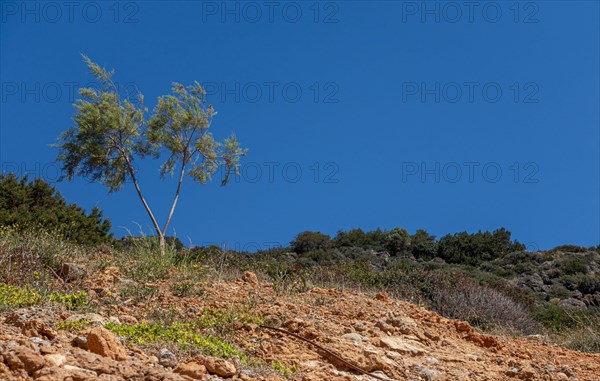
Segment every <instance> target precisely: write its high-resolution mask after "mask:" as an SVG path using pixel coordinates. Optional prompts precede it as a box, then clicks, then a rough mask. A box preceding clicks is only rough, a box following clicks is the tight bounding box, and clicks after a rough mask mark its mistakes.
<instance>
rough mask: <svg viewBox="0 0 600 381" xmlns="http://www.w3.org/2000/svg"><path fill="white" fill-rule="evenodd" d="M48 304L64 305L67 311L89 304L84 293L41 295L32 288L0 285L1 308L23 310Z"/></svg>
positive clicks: (50, 293)
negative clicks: (22, 308)
mask: <svg viewBox="0 0 600 381" xmlns="http://www.w3.org/2000/svg"><path fill="white" fill-rule="evenodd" d="M47 302H50V303H54V304H59V305H62V306H64V307H66V308H67V309H76V308H80V307H84V306H86V305H87V303H88V302H87V294H86V293H85V292H84V291H78V292H75V293H72V294H63V293H60V292H49V293H40V292H39V291H37V290H35V289H33V288H30V287H16V286H11V285H8V284H4V283H0V307H10V308H21V307H30V306H37V305H42V304H44V303H47Z"/></svg>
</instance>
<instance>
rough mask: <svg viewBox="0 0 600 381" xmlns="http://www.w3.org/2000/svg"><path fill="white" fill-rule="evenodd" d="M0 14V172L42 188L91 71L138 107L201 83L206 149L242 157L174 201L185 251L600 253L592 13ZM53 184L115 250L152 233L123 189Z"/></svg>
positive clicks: (507, 6) (403, 5) (348, 9)
mask: <svg viewBox="0 0 600 381" xmlns="http://www.w3.org/2000/svg"><path fill="white" fill-rule="evenodd" d="M0 4H1V7H2V8H0V16H1V18H2V19H1V21H0V22H1V24H0V32H1V36H0V42H1V58H0V63H1V67H0V70H1V73H0V74H1V82H2V102H1V107H2V110H1V117H0V118H1V119H0V123H1V134H0V138H1V142H0V161H1V164H2V169H3V170H4V171H16V172H18V173H19V174H24V173H25V172H28V173H29V174H30V176H36V175H37V176H41V177H43V178H45V179H46V180H49V181H51V182H53V181H54V180H55V179H56V177H57V167H56V166H55V165H54V164H53V161H54V159H55V158H56V154H57V151H56V149H55V148H52V147H50V144H51V143H53V142H55V139H56V138H57V136H58V135H59V134H60V133H61V131H63V130H65V129H67V128H69V127H71V126H72V121H71V118H72V116H73V107H72V103H73V102H74V100H75V99H74V97H73V94H74V93H75V92H76V88H77V87H79V86H81V85H85V84H87V83H88V82H89V81H90V80H91V77H90V75H89V73H88V70H87V68H86V67H85V65H84V64H83V63H82V60H81V57H80V53H85V54H87V55H89V56H90V57H91V58H92V59H93V60H95V61H97V62H98V63H100V64H101V65H106V66H107V67H109V68H114V69H115V70H116V72H117V74H116V77H115V79H116V81H117V82H118V83H119V84H120V85H121V86H122V88H123V89H128V88H129V89H131V88H132V87H133V85H134V84H135V85H137V86H138V87H139V88H140V89H141V91H142V92H143V93H144V95H145V103H146V104H147V105H148V106H149V107H150V108H152V107H153V106H154V105H155V102H156V98H157V97H158V96H159V95H162V94H165V93H167V92H168V91H169V89H170V83H171V82H172V81H178V82H182V83H190V82H192V81H194V80H198V81H199V82H201V83H204V84H205V86H206V87H207V90H208V91H209V93H210V98H209V100H210V101H211V103H212V104H213V105H214V107H215V109H216V110H217V111H218V112H219V115H218V117H217V118H216V119H215V121H214V124H213V127H214V133H215V135H216V136H218V137H224V136H227V135H229V134H230V133H231V132H233V131H235V132H236V133H237V135H238V137H239V140H240V141H241V142H242V144H243V145H244V146H246V147H248V148H249V149H250V151H249V153H248V156H247V157H246V158H245V159H244V160H243V165H242V176H241V177H240V178H239V179H237V180H236V179H234V180H233V181H232V182H231V183H230V184H229V185H228V186H227V187H225V188H222V187H220V186H219V184H218V181H215V182H213V183H212V184H210V185H207V186H198V185H196V184H194V183H192V182H191V181H189V179H188V181H187V182H186V183H185V184H184V189H183V193H182V196H181V199H180V204H179V207H178V209H177V210H176V213H175V217H174V219H173V221H172V224H171V227H172V229H170V233H171V234H172V233H173V230H174V231H175V232H176V234H177V236H178V237H180V238H182V239H183V240H184V241H185V242H186V243H187V242H189V241H188V237H189V239H190V240H191V242H192V243H194V244H206V243H208V242H216V243H221V242H226V243H227V245H228V246H230V247H238V248H247V249H256V248H264V247H267V246H271V245H273V244H274V243H275V242H278V243H281V244H286V243H287V242H289V241H290V240H291V239H292V238H293V237H294V235H295V234H296V233H298V232H300V231H303V230H319V231H322V232H325V233H328V234H331V235H334V234H335V233H336V231H337V230H338V229H349V228H353V227H361V228H363V229H365V230H370V229H375V228H377V227H381V228H392V227H394V226H401V227H405V228H407V229H408V230H409V231H410V232H414V231H415V230H416V229H418V228H423V229H426V230H427V231H429V232H430V233H432V234H435V235H438V236H441V235H443V234H446V233H449V232H458V231H464V230H467V231H477V230H478V229H483V230H487V229H489V230H492V229H495V228H499V227H506V228H507V229H509V230H511V231H512V232H513V234H514V237H515V238H517V239H518V240H520V241H521V242H525V243H528V245H529V247H530V248H532V249H535V248H542V249H544V248H551V247H553V246H556V245H558V244H566V243H574V244H580V245H586V246H588V245H597V244H599V243H600V238H599V233H600V221H599V218H600V215H599V214H600V211H599V208H600V202H599V201H600V184H599V180H600V179H599V178H600V168H599V162H600V160H599V147H600V136H599V126H600V120H599V113H600V112H599V104H600V99H599V81H600V79H599V67H600V62H599V47H600V41H599V35H600V32H599V17H600V11H599V5H598V4H599V3H598V2H596V1H585V2H564V3H563V2H559V1H539V2H521V3H518V4H517V5H516V6H515V3H513V2H481V3H472V4H471V5H468V3H467V5H465V4H464V2H450V3H447V2H428V3H422V2H420V1H419V2H410V1H409V2H400V1H399V2H371V1H370V2H366V1H364V2H363V1H352V2H320V3H315V2H279V3H277V4H275V5H270V4H271V3H269V2H262V1H261V2H228V3H226V5H224V4H225V3H223V2H221V1H216V2H214V1H204V2H202V1H198V2H191V1H181V2H166V1H165V2H162V1H139V2H133V1H132V2H129V1H121V2H113V1H103V2H85V1H82V2H78V3H76V4H75V5H73V3H72V2H71V3H70V2H62V1H57V2H48V3H46V2H38V1H28V2H21V1H2V2H1V3H0ZM424 4H425V5H424ZM156 164H157V163H147V164H146V165H143V166H142V168H141V171H142V175H141V186H142V189H143V191H145V192H146V193H147V198H148V200H149V202H150V204H151V206H152V207H153V209H154V210H155V213H156V214H158V216H159V217H160V219H161V220H164V217H165V215H166V213H167V208H168V205H169V204H170V201H171V198H172V194H173V191H174V182H173V181H165V182H160V181H159V180H158V176H157V167H156ZM55 185H56V187H57V188H58V189H59V190H60V192H61V193H62V194H63V195H64V196H65V197H66V198H67V200H68V201H70V202H76V203H78V204H79V205H81V206H83V207H86V208H91V207H93V206H94V205H97V206H99V207H100V208H101V209H102V210H103V211H104V213H105V216H107V217H109V218H110V219H111V221H112V223H113V230H114V232H115V234H116V235H117V236H120V235H122V234H124V233H125V230H124V229H123V227H126V228H129V229H131V230H134V231H135V230H137V227H136V226H135V223H134V222H138V223H141V224H142V225H143V226H144V227H145V229H146V231H147V232H148V233H150V232H151V230H150V229H149V226H150V224H149V221H148V218H147V216H146V215H145V212H144V210H143V209H142V207H141V205H140V204H139V201H138V199H137V198H136V195H135V191H134V189H133V187H132V186H131V185H129V186H127V187H126V188H125V189H124V190H122V191H121V192H119V193H116V194H111V195H108V194H107V191H106V189H105V188H103V187H102V186H101V185H100V184H89V183H87V182H86V181H85V180H82V179H79V180H77V181H74V182H73V183H68V182H62V183H56V184H55Z"/></svg>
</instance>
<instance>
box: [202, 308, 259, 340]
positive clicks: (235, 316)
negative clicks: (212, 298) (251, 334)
mask: <svg viewBox="0 0 600 381" xmlns="http://www.w3.org/2000/svg"><path fill="white" fill-rule="evenodd" d="M263 323H264V318H263V316H262V315H260V314H258V313H256V312H254V311H252V310H251V308H250V307H249V306H248V305H242V306H236V305H234V306H231V307H230V308H215V307H210V308H205V309H204V310H202V314H201V315H200V317H199V318H198V319H197V320H195V321H194V324H195V325H196V326H198V327H200V328H204V329H213V330H216V331H217V332H219V333H221V334H227V333H232V332H234V331H235V328H236V326H237V325H238V324H240V325H246V324H258V325H261V324H263Z"/></svg>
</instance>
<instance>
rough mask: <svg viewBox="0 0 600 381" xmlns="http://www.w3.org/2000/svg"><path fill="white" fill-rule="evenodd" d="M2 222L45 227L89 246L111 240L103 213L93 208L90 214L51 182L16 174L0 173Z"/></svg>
mask: <svg viewBox="0 0 600 381" xmlns="http://www.w3.org/2000/svg"><path fill="white" fill-rule="evenodd" d="M0 225H5V226H16V227H18V228H19V229H26V228H38V227H40V228H43V229H46V230H49V231H52V232H57V233H59V234H61V235H62V236H64V237H65V238H66V239H68V240H71V241H73V242H77V243H80V244H86V245H96V244H99V243H102V242H107V241H108V240H109V239H110V238H111V234H109V231H110V228H111V224H110V222H109V221H108V220H103V219H102V212H101V211H100V209H98V208H93V209H92V211H91V212H90V214H89V215H88V214H86V212H85V210H83V209H82V208H80V207H78V206H77V205H75V204H67V202H66V201H65V199H64V198H63V197H62V196H61V195H60V193H58V192H57V191H56V189H54V188H53V187H52V186H51V185H50V184H48V183H47V182H45V181H43V180H41V179H35V180H33V181H28V179H27V177H23V178H22V179H20V180H19V179H18V178H17V177H16V176H15V175H13V174H8V175H2V174H0Z"/></svg>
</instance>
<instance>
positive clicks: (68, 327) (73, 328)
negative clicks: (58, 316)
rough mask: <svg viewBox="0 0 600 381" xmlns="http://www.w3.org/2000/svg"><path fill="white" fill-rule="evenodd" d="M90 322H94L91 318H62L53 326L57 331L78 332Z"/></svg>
mask: <svg viewBox="0 0 600 381" xmlns="http://www.w3.org/2000/svg"><path fill="white" fill-rule="evenodd" d="M92 324H94V320H93V319H78V320H71V321H66V320H63V321H59V322H56V323H55V324H54V327H55V328H56V329H57V330H59V331H69V332H79V331H83V330H84V329H86V328H89V327H90V326H91V325H92Z"/></svg>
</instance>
